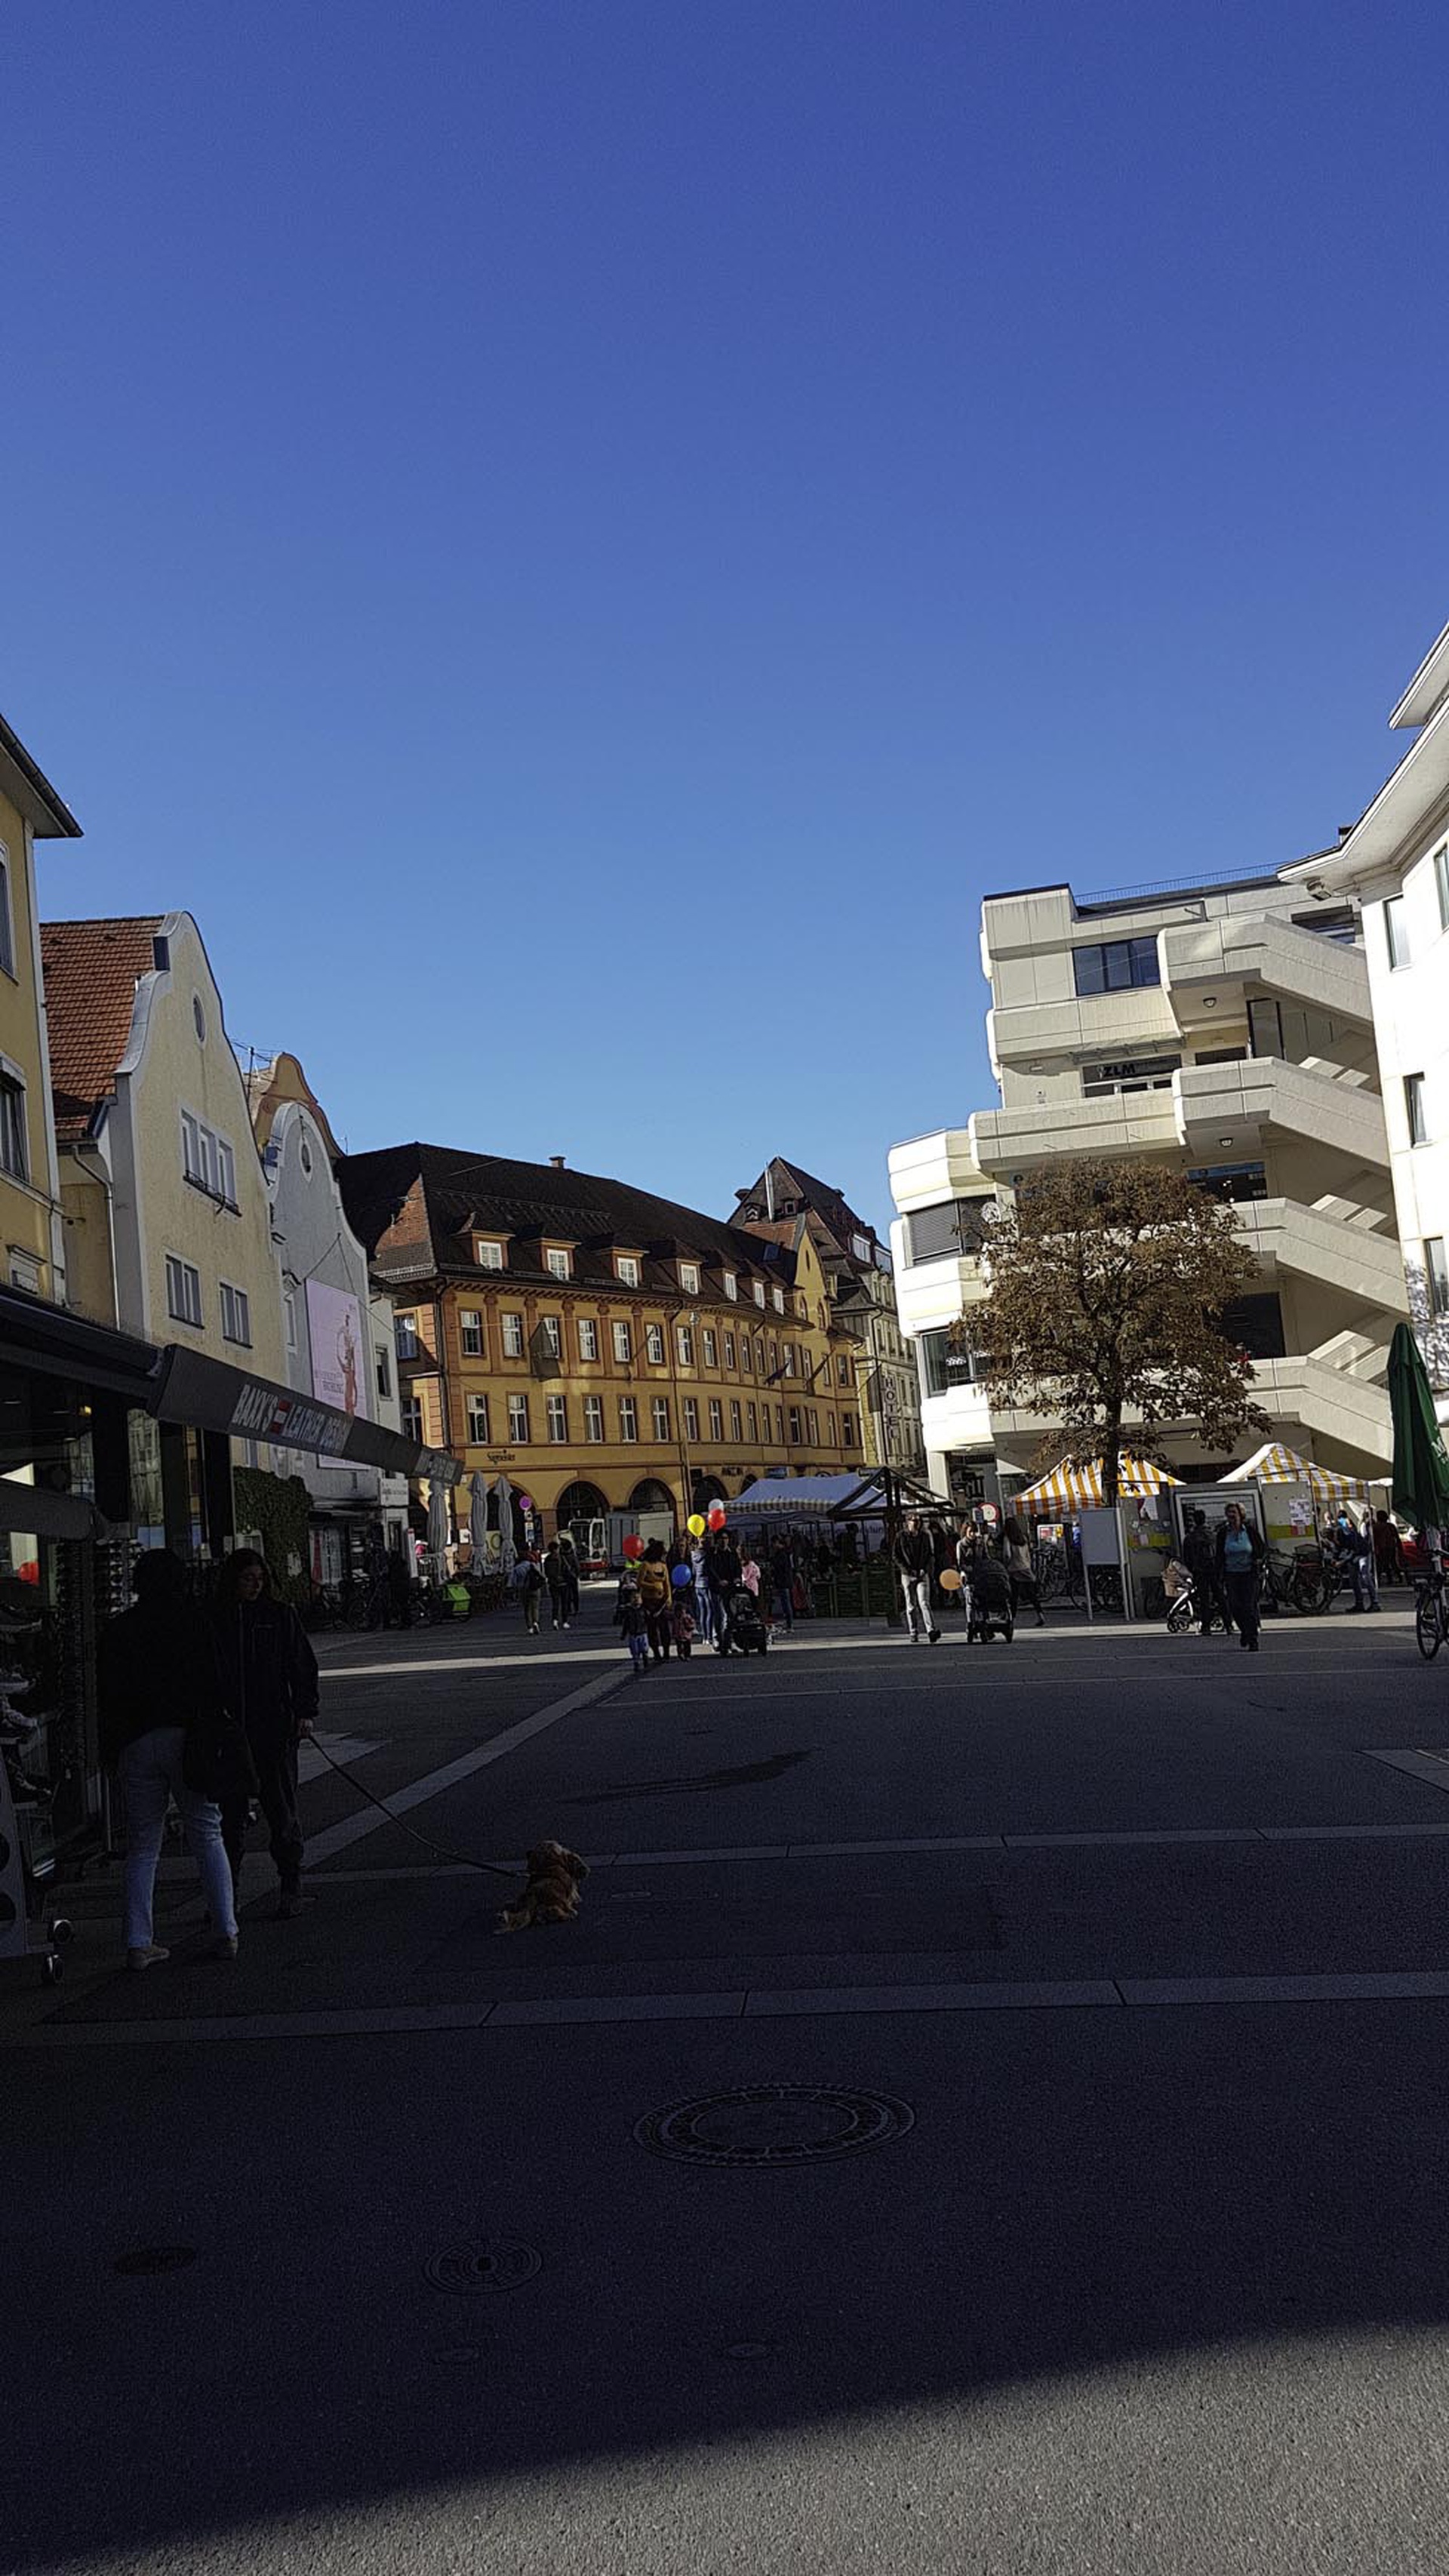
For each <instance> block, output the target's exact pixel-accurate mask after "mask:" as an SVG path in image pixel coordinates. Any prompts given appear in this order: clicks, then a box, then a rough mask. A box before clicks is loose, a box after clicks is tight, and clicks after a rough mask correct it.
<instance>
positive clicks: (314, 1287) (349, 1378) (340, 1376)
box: [307, 1279, 364, 1413]
mask: <svg viewBox="0 0 1449 2576" xmlns="http://www.w3.org/2000/svg"><path fill="white" fill-rule="evenodd" d="M307 1335H308V1339H309V1340H310V1342H311V1345H312V1393H313V1394H314V1395H315V1396H316V1398H317V1401H318V1403H319V1404H335V1405H336V1406H337V1409H338V1411H339V1412H341V1413H358V1412H360V1411H362V1409H363V1408H362V1404H361V1387H362V1355H363V1347H364V1345H363V1339H362V1309H361V1307H360V1306H359V1305H358V1302H357V1299H356V1298H355V1297H351V1296H349V1295H348V1292H347V1290H346V1289H345V1288H329V1287H328V1286H327V1285H326V1283H325V1281H323V1280H321V1279H309V1280H308V1282H307Z"/></svg>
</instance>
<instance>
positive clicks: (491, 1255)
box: [473, 1234, 503, 1270]
mask: <svg viewBox="0 0 1449 2576" xmlns="http://www.w3.org/2000/svg"><path fill="white" fill-rule="evenodd" d="M473 1258H474V1260H475V1261H476V1262H477V1264H478V1267H479V1269H480V1270H501V1269H502V1267H503V1246H502V1244H501V1243H494V1242H493V1241H492V1239H491V1237H490V1236H488V1235H486V1234H478V1235H475V1236H474V1238H473Z"/></svg>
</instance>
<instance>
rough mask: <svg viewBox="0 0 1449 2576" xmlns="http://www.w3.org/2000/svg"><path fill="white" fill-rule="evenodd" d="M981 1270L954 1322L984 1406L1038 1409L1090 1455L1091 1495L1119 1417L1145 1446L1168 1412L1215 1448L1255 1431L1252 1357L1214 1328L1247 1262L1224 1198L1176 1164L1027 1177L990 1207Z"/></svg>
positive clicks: (1246, 1276)
mask: <svg viewBox="0 0 1449 2576" xmlns="http://www.w3.org/2000/svg"><path fill="white" fill-rule="evenodd" d="M983 1269H984V1273H985V1276H986V1279H987V1283H988V1293H987V1296H986V1298H985V1300H984V1301H983V1302H982V1303H981V1304H980V1305H976V1306H972V1307H969V1308H968V1310H967V1314H966V1317H965V1320H964V1323H963V1325H962V1326H961V1331H962V1334H963V1336H964V1338H965V1339H966V1340H967V1342H968V1343H969V1345H970V1347H971V1349H972V1350H973V1351H974V1352H975V1354H976V1359H977V1369H978V1374H979V1375H980V1376H981V1377H982V1378H983V1379H984V1381H985V1383H986V1388H987V1393H988V1395H989V1397H990V1400H991V1402H992V1404H993V1405H995V1406H997V1407H999V1408H1000V1409H1002V1410H1006V1411H1026V1412H1033V1413H1049V1414H1052V1415H1054V1416H1055V1417H1056V1418H1057V1419H1058V1420H1059V1421H1060V1422H1061V1425H1062V1448H1061V1454H1062V1455H1063V1456H1065V1457H1066V1458H1068V1459H1069V1460H1071V1462H1072V1463H1073V1464H1074V1465H1078V1466H1085V1465H1087V1464H1089V1463H1090V1462H1091V1461H1092V1460H1094V1459H1096V1458H1098V1457H1100V1458H1101V1461H1102V1491H1103V1497H1104V1499H1105V1500H1106V1501H1107V1502H1109V1503H1114V1502H1115V1501H1116V1499H1117V1458H1118V1452H1119V1450H1120V1448H1121V1445H1122V1428H1123V1423H1124V1420H1125V1419H1126V1417H1127V1416H1128V1415H1129V1414H1130V1415H1131V1416H1132V1442H1133V1446H1134V1448H1136V1449H1139V1450H1141V1451H1143V1452H1144V1453H1145V1454H1147V1455H1149V1456H1150V1455H1151V1454H1152V1452H1153V1450H1154V1449H1155V1447H1156V1446H1157V1443H1158V1439H1159V1435H1160V1433H1161V1432H1162V1431H1163V1430H1164V1429H1165V1428H1166V1427H1167V1426H1168V1425H1169V1424H1178V1423H1184V1422H1185V1423H1188V1424H1190V1425H1191V1426H1192V1428H1193V1429H1194V1430H1195V1431H1196V1432H1197V1434H1198V1436H1199V1438H1200V1439H1201V1440H1203V1441H1204V1442H1205V1443H1206V1445H1207V1446H1208V1447H1209V1448H1210V1449H1218V1450H1221V1449H1224V1448H1226V1447H1229V1446H1230V1445H1231V1444H1232V1443H1233V1442H1235V1441H1236V1440H1237V1439H1238V1437H1239V1435H1240V1434H1241V1433H1242V1432H1244V1431H1246V1430H1256V1431H1260V1432H1261V1431H1265V1430H1266V1429H1267V1428H1268V1422H1267V1416H1266V1415H1265V1414H1263V1413H1262V1412H1261V1411H1260V1410H1259V1408H1258V1407H1257V1406H1256V1405H1255V1404H1254V1403H1253V1401H1252V1397H1251V1395H1250V1393H1249V1387H1250V1382H1251V1377H1252V1361H1251V1359H1250V1358H1249V1356H1248V1354H1247V1353H1246V1352H1245V1351H1243V1350H1241V1349H1240V1348H1239V1347H1238V1346H1237V1345H1236V1343H1234V1342H1233V1340H1232V1339H1231V1338H1230V1336H1229V1335H1228V1334H1227V1333H1226V1332H1225V1331H1224V1330H1223V1325H1222V1318H1223V1315H1224V1312H1225V1310H1226V1309H1227V1308H1228V1307H1229V1306H1230V1305H1231V1303H1232V1300H1233V1299H1234V1298H1235V1297H1241V1296H1242V1295H1243V1294H1244V1293H1245V1292H1246V1291H1247V1290H1249V1289H1251V1288H1252V1287H1253V1285H1254V1284H1255V1282H1256V1278H1257V1266H1256V1263H1255V1262H1254V1260H1253V1256H1252V1254H1251V1253H1250V1252H1248V1251H1247V1250H1246V1249H1245V1247H1244V1246H1243V1245H1242V1244H1240V1243H1239V1242H1238V1240H1237V1237H1236V1236H1235V1234H1234V1232H1233V1221H1232V1213H1231V1210H1230V1209H1228V1208H1226V1207H1223V1206H1221V1205H1220V1204H1219V1203H1218V1202H1217V1201H1216V1200H1214V1199H1211V1198H1209V1197H1208V1196H1207V1195H1206V1193H1205V1192H1204V1191H1202V1190H1201V1189H1196V1188H1194V1186H1193V1184H1192V1183H1191V1182H1190V1181H1189V1180H1188V1178H1187V1176H1186V1174H1185V1173H1183V1172H1180V1171H1174V1170H1171V1169H1169V1168H1168V1167H1166V1166H1165V1165H1163V1164H1160V1163H1150V1162H1093V1161H1081V1162H1078V1161H1075V1160H1074V1161H1071V1162H1063V1163H1060V1164H1058V1165H1056V1166H1055V1167H1052V1168H1049V1169H1047V1170H1045V1171H1043V1172H1041V1173H1037V1174H1033V1175H1032V1177H1031V1179H1030V1180H1029V1181H1027V1182H1024V1183H1023V1184H1022V1185H1021V1187H1020V1189H1019V1192H1018V1195H1017V1197H1016V1200H1015V1202H1014V1204H1012V1205H1010V1206H1006V1205H1003V1206H1002V1207H1001V1208H1000V1209H999V1210H998V1212H997V1214H996V1217H995V1219H994V1221H993V1223H992V1225H991V1227H990V1231H989V1234H988V1236H987V1240H986V1245H985V1248H984V1254H983Z"/></svg>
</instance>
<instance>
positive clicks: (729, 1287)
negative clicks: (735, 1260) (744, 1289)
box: [724, 1270, 740, 1297]
mask: <svg viewBox="0 0 1449 2576" xmlns="http://www.w3.org/2000/svg"><path fill="white" fill-rule="evenodd" d="M724 1292H725V1295H726V1296H727V1297H738V1295H739V1293H740V1283H739V1281H738V1279H737V1278H736V1276H735V1274H734V1272H733V1271H732V1270H727V1271H726V1272H725V1274H724Z"/></svg>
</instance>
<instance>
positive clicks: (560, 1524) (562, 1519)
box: [555, 1483, 609, 1574]
mask: <svg viewBox="0 0 1449 2576" xmlns="http://www.w3.org/2000/svg"><path fill="white" fill-rule="evenodd" d="M555 1525H556V1527H557V1528H558V1530H559V1531H560V1533H562V1532H563V1531H564V1530H567V1531H568V1534H569V1536H570V1538H571V1539H572V1540H573V1543H574V1553H575V1555H576V1556H577V1558H578V1560H579V1564H580V1567H581V1568H582V1570H583V1571H584V1573H586V1574H588V1573H596V1572H597V1571H598V1570H599V1568H600V1567H601V1566H605V1565H607V1564H608V1562H609V1506H608V1504H607V1503H606V1502H605V1500H604V1497H603V1495H602V1494H601V1493H600V1491H599V1489H598V1486H597V1485H586V1484H583V1483H577V1484H573V1485H565V1487H564V1489H563V1492H562V1493H561V1494H560V1496H559V1498H558V1502H557V1505H556V1507H555Z"/></svg>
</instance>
